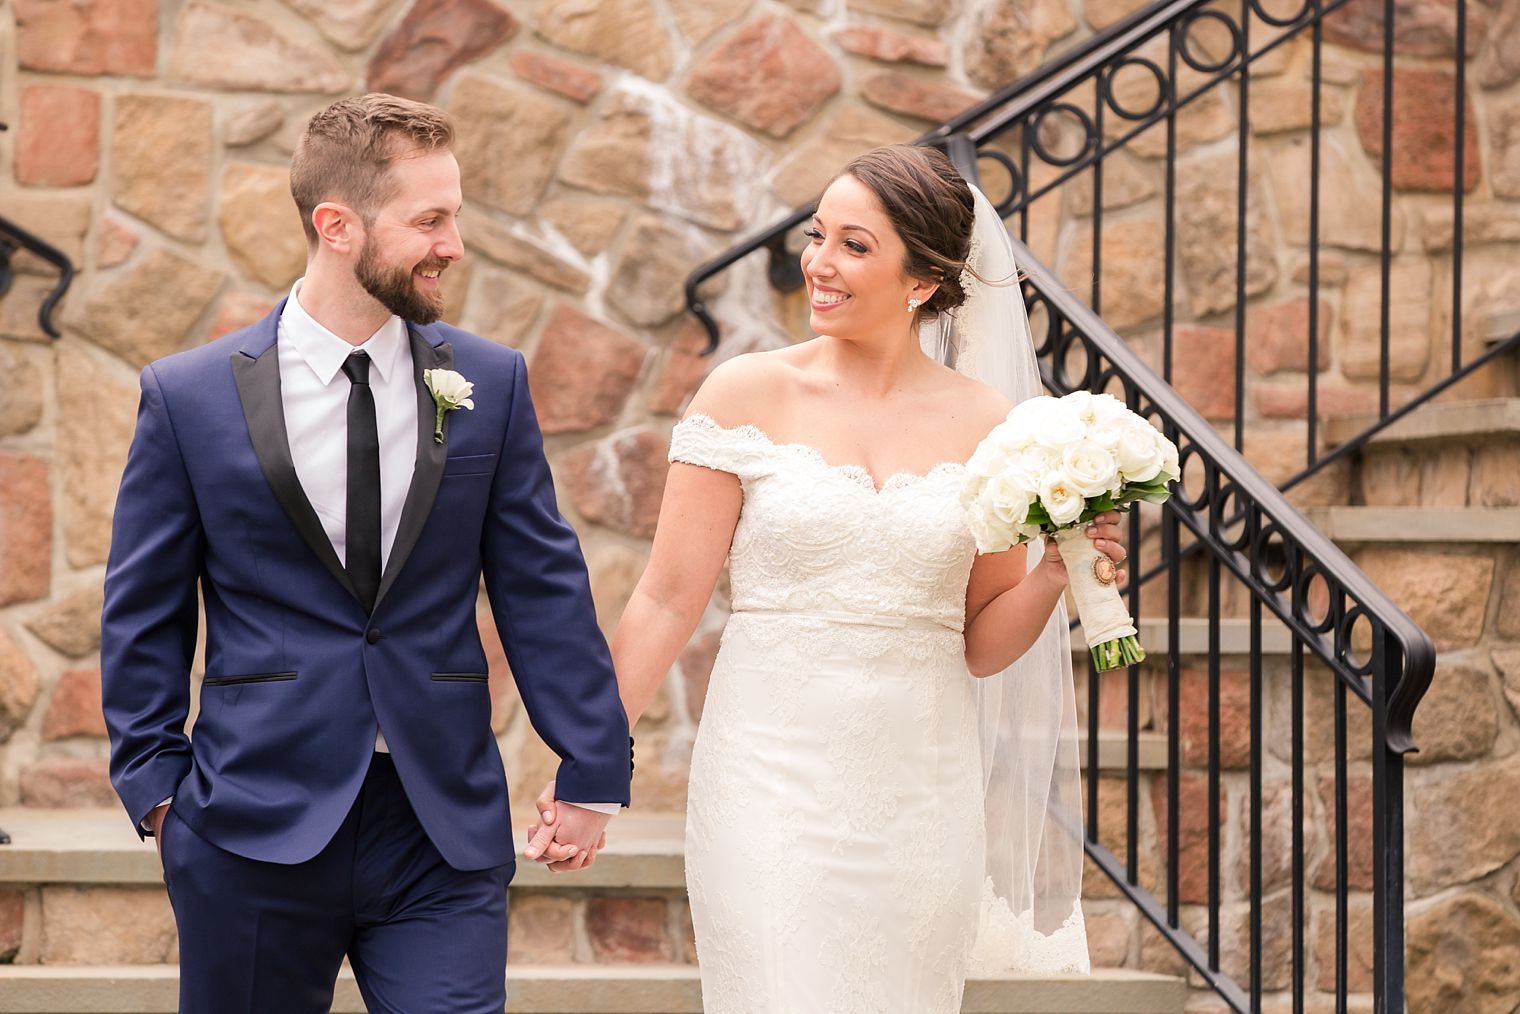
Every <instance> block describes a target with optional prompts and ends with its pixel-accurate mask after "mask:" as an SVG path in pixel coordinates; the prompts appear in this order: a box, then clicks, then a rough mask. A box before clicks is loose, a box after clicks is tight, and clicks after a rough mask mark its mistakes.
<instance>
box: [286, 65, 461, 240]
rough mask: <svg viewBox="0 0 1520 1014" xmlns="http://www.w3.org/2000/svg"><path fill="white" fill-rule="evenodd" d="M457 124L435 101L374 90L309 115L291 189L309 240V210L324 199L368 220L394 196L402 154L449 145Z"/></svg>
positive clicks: (311, 231)
mask: <svg viewBox="0 0 1520 1014" xmlns="http://www.w3.org/2000/svg"><path fill="white" fill-rule="evenodd" d="M453 144H454V124H453V123H452V122H451V121H450V120H449V116H448V114H447V113H445V112H444V111H443V110H441V109H439V108H437V107H436V106H430V105H428V104H427V103H425V102H413V101H412V100H411V99H403V98H398V97H397V96H395V95H386V94H385V93H384V92H370V93H369V94H368V95H360V96H358V97H356V98H348V99H339V100H338V101H337V102H334V103H333V104H332V105H330V106H328V107H327V108H326V109H323V110H322V111H321V112H319V113H317V114H316V115H315V116H313V117H312V118H311V121H310V122H309V123H307V125H306V131H305V133H303V134H302V135H301V140H300V143H299V144H297V145H296V151H295V155H294V156H293V157H292V158H291V160H290V195H291V196H292V197H294V198H295V200H296V208H297V209H299V210H300V212H301V226H302V228H304V229H305V230H306V242H307V243H308V244H310V245H312V246H315V245H316V242H317V229H316V226H315V225H314V224H313V223H312V220H311V213H312V211H313V210H315V208H316V206H317V205H319V204H321V203H322V202H323V201H337V202H339V203H341V204H346V205H348V206H349V207H350V208H353V209H354V211H356V212H357V213H358V214H359V216H360V217H361V218H362V219H363V220H364V222H365V223H366V224H368V223H370V222H372V221H374V213H375V211H376V209H378V208H379V207H380V206H381V205H382V204H384V203H385V202H386V201H388V200H390V197H391V194H392V193H393V192H394V188H395V183H394V181H393V180H392V179H391V173H390V167H391V165H392V163H394V162H395V161H396V160H397V159H398V158H402V157H404V156H407V155H410V154H413V153H416V152H429V151H437V150H439V149H444V148H450V147H452V146H453Z"/></svg>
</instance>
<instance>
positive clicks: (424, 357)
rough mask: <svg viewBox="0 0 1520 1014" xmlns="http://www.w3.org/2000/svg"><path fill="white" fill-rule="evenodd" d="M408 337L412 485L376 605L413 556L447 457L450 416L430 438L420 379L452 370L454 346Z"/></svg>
mask: <svg viewBox="0 0 1520 1014" xmlns="http://www.w3.org/2000/svg"><path fill="white" fill-rule="evenodd" d="M407 336H408V337H409V338H410V339H411V345H412V379H413V382H414V383H415V384H416V385H417V463H416V464H415V465H414V466H413V467H412V484H411V486H410V487H409V488H408V489H407V491H406V503H405V504H403V505H402V507H401V521H400V523H399V524H398V525H397V526H396V541H395V542H393V543H391V555H390V557H389V558H388V559H387V560H386V563H385V573H383V574H382V575H380V590H379V592H378V593H377V594H376V596H375V608H377V609H378V608H379V607H380V602H381V601H382V600H383V599H384V598H385V593H386V592H388V591H390V587H391V585H393V584H395V583H396V575H397V574H399V573H401V568H402V567H405V566H406V560H407V557H409V556H411V555H412V550H413V548H415V547H416V545H417V540H418V539H419V538H421V536H422V528H423V526H424V525H426V524H427V519H428V514H430V513H431V512H432V510H433V501H434V500H435V499H437V497H438V484H439V483H440V482H441V481H443V463H444V459H446V458H447V457H448V449H449V446H448V438H449V417H448V415H445V416H444V417H443V439H444V442H443V443H441V444H440V443H439V442H438V441H436V440H434V439H433V423H434V419H435V417H436V412H437V409H436V407H435V406H434V404H433V396H432V394H431V393H429V392H428V389H427V385H426V384H424V383H423V382H422V371H423V370H451V369H453V368H454V346H452V345H449V344H448V343H444V344H442V345H440V346H438V347H437V348H434V347H433V346H431V345H429V344H428V343H427V342H426V341H425V340H424V339H423V338H422V336H421V335H419V334H418V333H417V332H416V331H415V330H413V329H411V328H408V329H407Z"/></svg>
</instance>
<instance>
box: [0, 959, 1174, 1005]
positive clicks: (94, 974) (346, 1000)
mask: <svg viewBox="0 0 1520 1014" xmlns="http://www.w3.org/2000/svg"><path fill="white" fill-rule="evenodd" d="M178 989H179V972H178V969H177V968H175V967H174V966H173V965H136V966H131V965H121V966H98V967H86V968H54V967H48V966H41V965H10V966H0V1014H11V1012H23V1011H25V1012H28V1014H87V1012H88V1014H112V1012H120V1014H127V1012H132V1014H159V1012H169V1011H174V1010H175V1009H176V1002H177V999H178ZM507 994H508V1000H507V1012H508V1014H699V1012H700V1011H701V1010H702V997H701V990H700V986H699V982H698V978H697V970H696V969H695V968H693V967H691V966H689V965H557V966H550V965H539V966H518V967H509V968H508V969H507ZM1186 996H1187V987H1186V985H1185V984H1184V983H1183V981H1182V980H1181V979H1178V978H1173V977H1170V976H1163V975H1153V974H1150V973H1147V972H1131V971H1127V970H1117V969H1101V970H1098V971H1096V972H1094V973H1093V975H1092V976H1091V977H1082V976H1049V977H1036V976H1008V977H1002V978H995V979H994V978H986V979H973V980H971V981H970V982H968V983H967V984H966V997H965V1003H964V1004H963V1005H962V1007H961V1010H962V1011H965V1012H967V1014H972V1012H975V1014H1178V1012H1180V1011H1182V1009H1183V1005H1184V1003H1185V1000H1186ZM332 1009H333V1011H334V1014H357V1012H362V1011H364V1009H365V1007H364V1004H363V1001H362V1000H361V998H360V996H359V990H358V987H357V986H356V985H355V984H354V980H353V977H352V975H351V974H350V973H349V972H348V971H347V970H346V969H345V970H344V973H343V974H342V975H340V977H339V979H338V989H337V993H336V995H335V997H334V1001H333V1007H332Z"/></svg>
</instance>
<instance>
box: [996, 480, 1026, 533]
mask: <svg viewBox="0 0 1520 1014" xmlns="http://www.w3.org/2000/svg"><path fill="white" fill-rule="evenodd" d="M987 493H988V494H990V495H991V503H992V514H993V516H994V517H996V518H997V519H998V520H999V521H1001V522H1003V523H1004V524H1006V525H1015V526H1017V525H1022V524H1023V523H1024V518H1025V517H1026V516H1028V514H1029V504H1030V503H1031V501H1033V499H1034V496H1033V495H1032V491H1031V490H1030V488H1029V485H1028V484H1027V483H1026V482H1025V481H1024V480H1023V477H1022V476H1016V475H1007V474H1004V475H999V476H997V477H995V478H994V479H993V480H992V481H991V482H989V483H988V484H987Z"/></svg>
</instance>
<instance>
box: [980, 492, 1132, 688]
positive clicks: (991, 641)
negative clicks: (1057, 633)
mask: <svg viewBox="0 0 1520 1014" xmlns="http://www.w3.org/2000/svg"><path fill="white" fill-rule="evenodd" d="M1118 522H1119V515H1118V514H1100V515H1098V517H1096V518H1094V519H1093V523H1092V524H1091V525H1089V526H1088V537H1089V538H1091V539H1093V540H1094V541H1095V542H1096V543H1097V547H1098V551H1099V552H1101V553H1104V554H1106V555H1107V556H1108V557H1109V558H1110V559H1112V560H1113V561H1114V562H1115V563H1119V562H1121V561H1122V560H1123V559H1124V557H1125V555H1126V554H1125V549H1124V543H1123V542H1122V541H1121V539H1122V534H1121V531H1120V528H1119V523H1118ZM1029 552H1030V549H1029V547H1027V546H1015V547H1014V548H1013V549H1010V550H1008V551H1007V552H1004V553H992V554H988V555H984V556H978V557H977V558H976V562H975V563H974V564H972V566H971V580H970V581H969V582H968V583H967V586H966V666H967V668H969V669H970V670H971V675H973V676H992V675H994V674H996V673H1000V672H1002V671H1003V670H1004V669H1006V668H1008V667H1009V666H1010V665H1012V664H1013V663H1014V662H1015V661H1016V660H1017V659H1018V658H1019V656H1020V655H1022V654H1024V652H1026V651H1028V650H1029V648H1030V646H1031V645H1032V644H1034V642H1035V641H1036V640H1037V639H1038V638H1039V636H1040V632H1041V631H1043V630H1044V629H1045V624H1046V622H1047V621H1049V619H1050V612H1051V610H1052V609H1054V608H1055V607H1056V602H1057V601H1058V600H1059V599H1060V598H1061V594H1062V592H1064V591H1065V589H1066V585H1067V583H1068V580H1069V579H1068V578H1067V576H1066V566H1065V564H1063V563H1062V562H1061V555H1060V553H1058V552H1057V551H1056V548H1055V547H1054V546H1049V547H1046V548H1044V549H1043V552H1044V554H1045V555H1044V556H1043V557H1042V558H1041V560H1040V563H1039V565H1038V566H1036V567H1035V568H1034V569H1033V570H1030V571H1028V573H1027V574H1026V569H1027V567H1028V563H1027V556H1026V554H1027V553H1029ZM1124 578H1125V573H1124V571H1122V570H1121V571H1119V574H1118V580H1119V581H1121V582H1122V581H1123V580H1124Z"/></svg>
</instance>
